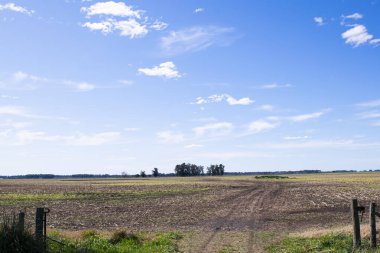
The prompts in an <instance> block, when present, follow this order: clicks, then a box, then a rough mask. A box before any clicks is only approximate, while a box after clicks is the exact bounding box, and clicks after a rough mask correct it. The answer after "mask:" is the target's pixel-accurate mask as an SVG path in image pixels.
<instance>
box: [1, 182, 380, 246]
mask: <svg viewBox="0 0 380 253" xmlns="http://www.w3.org/2000/svg"><path fill="white" fill-rule="evenodd" d="M163 180H165V179H163ZM145 182H146V183H145ZM9 194H17V195H9ZM44 194H45V195H44ZM56 194H64V195H63V196H62V195H57V196H56ZM23 195H26V196H31V197H30V199H21V197H19V196H23ZM36 195H37V196H40V197H39V198H38V197H37V199H36V197H35V196H36ZM43 196H47V197H46V198H47V199H43V198H44V197H43ZM378 196H380V188H377V187H368V185H363V184H357V183H350V182H348V183H347V182H326V183H321V182H314V183H313V182H305V181H297V180H265V181H260V180H255V179H254V178H253V177H250V178H249V179H247V178H245V177H240V178H239V177H236V178H234V179H233V180H225V179H222V178H202V179H197V180H194V179H191V181H190V182H186V181H185V179H181V180H180V181H176V180H172V181H169V182H168V183H165V184H159V183H157V184H156V183H152V181H149V180H147V181H138V180H134V181H133V182H132V181H131V183H129V181H128V180H113V181H111V180H110V181H107V180H100V181H96V180H90V181H88V180H85V181H83V183H82V182H81V181H77V180H74V181H67V180H54V181H53V180H51V181H49V180H40V181H27V180H19V181H17V180H13V181H8V180H1V181H0V211H1V212H11V211H17V210H20V209H22V208H25V209H26V210H27V213H28V214H30V215H29V216H28V217H29V222H32V221H31V219H32V218H33V216H32V215H33V210H34V208H35V207H37V206H47V207H49V208H50V209H51V212H50V213H49V215H48V225H49V227H50V228H57V229H64V230H83V229H99V230H115V229H121V228H123V229H128V230H130V231H145V232H146V231H173V230H177V231H184V232H185V233H194V231H196V232H195V235H194V234H192V235H193V236H196V237H197V241H198V243H197V244H196V245H193V246H190V247H189V249H188V252H213V251H214V249H215V244H216V243H217V242H220V240H225V242H226V243H225V245H228V243H227V242H228V240H229V239H225V238H224V239H223V235H227V234H230V235H232V238H233V234H234V233H235V234H236V233H237V234H239V236H240V237H241V238H243V239H242V241H241V242H240V243H239V248H244V250H242V251H241V252H256V249H257V248H258V246H257V245H259V244H260V243H261V242H260V241H261V239H262V238H261V237H260V236H259V235H260V233H265V232H271V233H274V234H281V233H286V232H301V231H305V230H308V229H326V228H332V227H336V226H344V225H348V224H350V216H349V209H350V208H349V204H350V199H351V198H354V197H355V198H358V199H359V200H360V201H361V202H362V203H364V204H367V205H368V204H369V202H370V201H375V202H378V201H379V198H378ZM378 203H379V202H378ZM230 237H231V236H229V238H230ZM231 244H233V242H231ZM239 252H240V250H239Z"/></svg>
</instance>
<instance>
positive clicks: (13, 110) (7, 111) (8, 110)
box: [0, 105, 28, 116]
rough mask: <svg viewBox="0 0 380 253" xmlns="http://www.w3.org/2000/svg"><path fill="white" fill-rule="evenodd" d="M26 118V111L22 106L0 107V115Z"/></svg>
mask: <svg viewBox="0 0 380 253" xmlns="http://www.w3.org/2000/svg"><path fill="white" fill-rule="evenodd" d="M1 114H3V115H14V116H26V115H28V113H27V111H26V109H25V108H24V107H21V106H9V105H8V106H0V115H1Z"/></svg>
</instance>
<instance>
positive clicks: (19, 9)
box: [0, 3, 34, 15]
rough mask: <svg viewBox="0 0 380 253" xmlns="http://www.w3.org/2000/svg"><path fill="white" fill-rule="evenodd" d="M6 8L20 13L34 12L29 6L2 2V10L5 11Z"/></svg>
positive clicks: (0, 5)
mask: <svg viewBox="0 0 380 253" xmlns="http://www.w3.org/2000/svg"><path fill="white" fill-rule="evenodd" d="M4 10H8V11H14V12H18V13H22V14H26V15H32V14H33V13H34V11H33V10H28V9H27V8H25V7H22V6H19V5H16V4H14V3H6V4H0V11H4Z"/></svg>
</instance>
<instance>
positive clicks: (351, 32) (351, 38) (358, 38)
mask: <svg viewBox="0 0 380 253" xmlns="http://www.w3.org/2000/svg"><path fill="white" fill-rule="evenodd" d="M342 38H343V39H345V40H346V44H350V45H352V46H353V47H358V46H360V45H362V44H366V43H368V42H369V41H371V39H372V38H373V35H371V34H369V33H368V32H367V28H366V27H365V26H364V25H355V26H354V27H352V28H350V29H348V30H347V31H345V32H344V33H342Z"/></svg>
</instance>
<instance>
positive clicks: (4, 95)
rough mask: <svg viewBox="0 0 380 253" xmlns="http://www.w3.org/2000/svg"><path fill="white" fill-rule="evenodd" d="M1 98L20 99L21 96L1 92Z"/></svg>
mask: <svg viewBox="0 0 380 253" xmlns="http://www.w3.org/2000/svg"><path fill="white" fill-rule="evenodd" d="M0 98H1V99H19V97H16V96H11V95H6V94H1V95H0Z"/></svg>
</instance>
